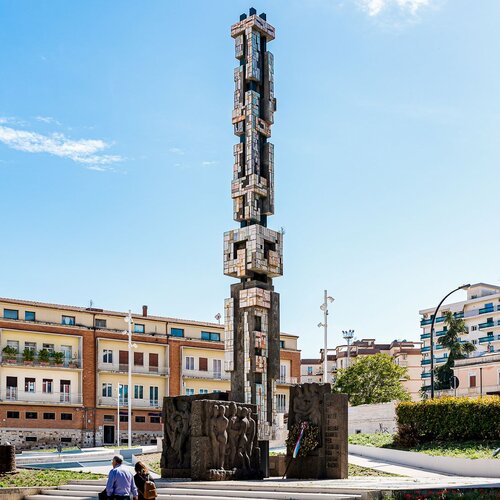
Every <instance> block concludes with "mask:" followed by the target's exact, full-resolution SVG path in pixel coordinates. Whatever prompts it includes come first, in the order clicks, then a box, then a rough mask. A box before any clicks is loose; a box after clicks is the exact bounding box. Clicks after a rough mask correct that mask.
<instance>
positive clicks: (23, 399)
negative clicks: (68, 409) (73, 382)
mask: <svg viewBox="0 0 500 500" xmlns="http://www.w3.org/2000/svg"><path fill="white" fill-rule="evenodd" d="M0 401H1V402H4V403H5V402H16V403H30V404H37V405H38V404H42V405H81V404H82V395H81V394H78V393H69V392H49V393H48V392H41V391H40V392H26V391H22V390H19V389H18V388H17V387H6V388H0Z"/></svg>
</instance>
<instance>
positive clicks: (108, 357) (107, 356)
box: [102, 349, 113, 363]
mask: <svg viewBox="0 0 500 500" xmlns="http://www.w3.org/2000/svg"><path fill="white" fill-rule="evenodd" d="M102 362H103V363H112V362H113V351H112V350H111V349H103V351H102Z"/></svg>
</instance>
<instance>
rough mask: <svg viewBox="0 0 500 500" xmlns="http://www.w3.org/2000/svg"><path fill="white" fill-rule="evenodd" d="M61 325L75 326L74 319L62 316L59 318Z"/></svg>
mask: <svg viewBox="0 0 500 500" xmlns="http://www.w3.org/2000/svg"><path fill="white" fill-rule="evenodd" d="M61 324H63V325H70V326H71V325H74V324H75V317H74V316H64V314H63V316H62V318H61Z"/></svg>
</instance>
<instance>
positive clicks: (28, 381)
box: [24, 378, 35, 392]
mask: <svg viewBox="0 0 500 500" xmlns="http://www.w3.org/2000/svg"><path fill="white" fill-rule="evenodd" d="M24 392H35V379H34V378H25V379H24Z"/></svg>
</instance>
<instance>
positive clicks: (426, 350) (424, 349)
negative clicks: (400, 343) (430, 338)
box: [420, 346, 431, 352]
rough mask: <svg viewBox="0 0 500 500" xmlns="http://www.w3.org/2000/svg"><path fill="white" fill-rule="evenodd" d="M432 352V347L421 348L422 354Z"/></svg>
mask: <svg viewBox="0 0 500 500" xmlns="http://www.w3.org/2000/svg"><path fill="white" fill-rule="evenodd" d="M430 350H431V347H430V346H427V347H421V348H420V352H429V351H430Z"/></svg>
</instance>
